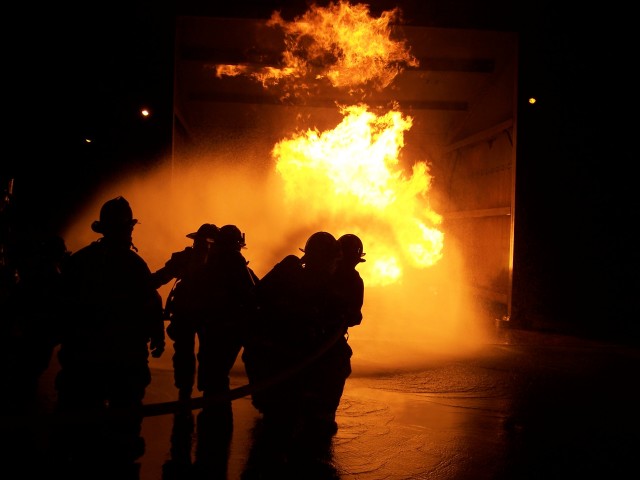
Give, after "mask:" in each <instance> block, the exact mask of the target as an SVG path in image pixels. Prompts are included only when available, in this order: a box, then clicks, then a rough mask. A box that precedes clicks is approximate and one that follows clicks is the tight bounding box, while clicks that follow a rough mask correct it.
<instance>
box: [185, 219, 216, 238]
mask: <svg viewBox="0 0 640 480" xmlns="http://www.w3.org/2000/svg"><path fill="white" fill-rule="evenodd" d="M219 231H220V229H219V228H218V227H217V226H216V225H214V224H213V223H203V224H202V225H201V226H200V228H199V229H198V231H197V232H193V233H190V234H188V235H187V238H190V239H191V240H196V239H199V240H206V241H207V243H213V242H215V241H216V237H217V236H218V232H219Z"/></svg>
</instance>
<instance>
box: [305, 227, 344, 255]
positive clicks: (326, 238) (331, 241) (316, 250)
mask: <svg viewBox="0 0 640 480" xmlns="http://www.w3.org/2000/svg"><path fill="white" fill-rule="evenodd" d="M300 251H301V252H303V253H304V255H303V256H302V260H303V261H304V260H306V259H308V258H312V259H317V260H334V259H336V258H338V257H339V256H340V245H339V244H338V241H337V240H336V237H334V236H333V235H331V234H330V233H329V232H316V233H314V234H313V235H311V236H310V237H309V238H308V239H307V243H306V244H305V246H304V248H301V249H300Z"/></svg>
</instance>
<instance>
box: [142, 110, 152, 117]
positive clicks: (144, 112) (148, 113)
mask: <svg viewBox="0 0 640 480" xmlns="http://www.w3.org/2000/svg"><path fill="white" fill-rule="evenodd" d="M140 114H141V115H142V116H143V117H148V116H149V115H151V112H149V110H148V109H146V108H143V109H142V110H140Z"/></svg>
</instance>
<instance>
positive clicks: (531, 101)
mask: <svg viewBox="0 0 640 480" xmlns="http://www.w3.org/2000/svg"><path fill="white" fill-rule="evenodd" d="M529 103H530V104H531V105H533V104H534V103H536V99H535V98H533V97H531V98H529Z"/></svg>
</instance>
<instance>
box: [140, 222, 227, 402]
mask: <svg viewBox="0 0 640 480" xmlns="http://www.w3.org/2000/svg"><path fill="white" fill-rule="evenodd" d="M218 230H219V229H218V227H217V226H216V225H215V224H213V223H204V224H202V225H201V226H200V228H198V230H197V231H196V232H193V233H189V234H188V235H187V238H189V239H191V240H193V245H192V246H190V247H186V248H184V249H183V250H181V251H178V252H174V253H172V254H171V258H170V259H169V260H168V261H167V262H166V263H165V264H164V266H163V267H162V268H160V269H159V270H157V271H155V272H154V273H153V275H152V277H153V280H154V286H155V287H156V288H159V287H160V286H162V285H165V284H167V283H169V282H170V281H171V280H173V279H175V283H174V285H173V288H172V289H171V291H170V292H169V294H168V296H167V300H166V303H165V309H164V312H165V318H166V319H168V320H169V325H168V326H167V335H168V336H169V338H170V339H171V340H172V341H173V351H174V353H173V357H172V359H171V360H172V363H173V379H174V385H175V387H176V388H177V389H178V399H179V400H180V401H182V402H187V401H189V400H190V399H191V395H192V393H193V387H194V385H195V379H196V371H197V370H198V368H197V366H196V365H197V363H198V362H197V353H196V340H200V337H201V334H202V327H203V323H204V319H205V317H206V316H207V315H208V312H207V310H206V308H205V305H204V303H203V299H204V298H205V297H206V295H207V291H208V289H209V286H208V285H207V279H206V278H205V273H204V272H205V265H206V263H207V259H208V258H209V255H210V253H211V249H212V246H213V244H214V242H215V241H216V237H217V235H218Z"/></svg>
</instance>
